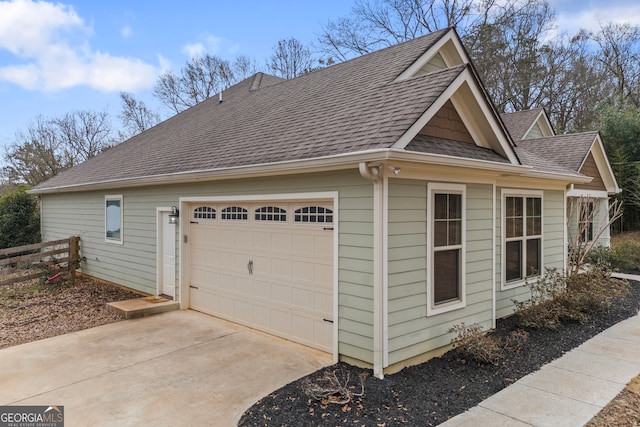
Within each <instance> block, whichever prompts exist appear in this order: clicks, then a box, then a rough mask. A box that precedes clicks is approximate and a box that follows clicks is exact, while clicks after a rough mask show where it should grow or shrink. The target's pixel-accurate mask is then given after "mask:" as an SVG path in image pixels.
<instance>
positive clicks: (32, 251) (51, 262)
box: [0, 237, 80, 286]
mask: <svg viewBox="0 0 640 427" xmlns="http://www.w3.org/2000/svg"><path fill="white" fill-rule="evenodd" d="M79 260H80V237H69V238H68V239H62V240H55V241H52V242H43V243H35V244H33V245H25V246H18V247H15V248H8V249H0V269H3V268H7V267H9V268H11V267H12V266H26V267H30V266H34V267H45V268H42V269H40V270H41V271H38V272H36V273H30V274H26V275H23V276H20V277H13V278H11V279H5V280H0V286H2V285H10V284H12V283H18V282H25V281H27V280H31V279H36V278H38V277H44V276H46V275H48V274H49V273H50V272H51V271H52V269H51V267H53V266H57V267H58V270H59V271H58V274H60V275H61V274H62V273H63V272H64V271H68V273H69V274H70V276H71V278H72V279H75V274H76V268H77V267H78V262H79Z"/></svg>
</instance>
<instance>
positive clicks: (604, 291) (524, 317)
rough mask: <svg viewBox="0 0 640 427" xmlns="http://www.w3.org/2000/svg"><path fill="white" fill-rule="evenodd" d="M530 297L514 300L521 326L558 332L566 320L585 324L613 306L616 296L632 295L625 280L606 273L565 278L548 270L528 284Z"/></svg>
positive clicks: (590, 272) (594, 271) (591, 272)
mask: <svg viewBox="0 0 640 427" xmlns="http://www.w3.org/2000/svg"><path fill="white" fill-rule="evenodd" d="M528 286H529V289H530V290H531V298H530V299H528V300H526V301H515V300H514V301H513V302H514V304H515V306H516V308H515V313H516V315H517V316H518V325H519V326H520V327H523V328H533V329H555V328H557V327H558V326H560V325H561V323H562V322H563V321H578V322H584V321H585V320H587V319H588V318H589V316H596V315H598V314H599V313H601V312H602V311H604V310H606V309H608V308H609V307H611V305H612V304H613V303H614V301H615V298H616V297H620V296H625V295H627V294H628V293H629V289H630V285H629V283H628V282H626V281H622V280H616V279H612V278H611V276H610V275H609V273H608V272H607V271H606V270H603V269H601V268H596V267H593V268H591V269H590V270H588V271H586V272H583V273H579V274H574V275H572V276H570V277H565V276H563V275H562V274H560V273H559V272H558V271H556V270H548V271H547V272H546V274H545V275H544V276H543V277H542V278H540V279H539V280H538V281H536V282H534V283H530V284H528Z"/></svg>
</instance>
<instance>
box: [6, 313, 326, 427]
mask: <svg viewBox="0 0 640 427" xmlns="http://www.w3.org/2000/svg"><path fill="white" fill-rule="evenodd" d="M331 363H332V359H331V356H329V355H328V354H326V353H322V352H320V351H316V350H313V349H310V348H308V347H304V346H301V345H298V344H294V343H292V342H289V341H285V340H281V339H278V338H275V337H272V336H269V335H266V334H262V333H259V332H256V331H253V330H251V329H248V328H245V327H243V326H240V325H237V324H234V323H229V322H226V321H224V320H221V319H217V318H215V317H212V316H207V315H204V314H201V313H198V312H195V311H190V310H187V311H173V312H170V313H164V314H159V315H156V316H151V317H145V318H141V319H135V320H126V321H122V322H117V323H112V324H109V325H105V326H100V327H97V328H92V329H86V330H84V331H79V332H74V333H71V334H67V335H61V336H57V337H53V338H49V339H45V340H41V341H36V342H32V343H28V344H23V345H19V346H15V347H9V348H6V349H3V350H0V366H2V369H1V370H0V385H1V386H0V405H62V406H64V412H65V421H66V423H65V425H68V426H145V425H153V426H182V425H192V426H200V425H202V426H205V425H210V426H234V425H237V423H238V420H239V419H240V417H241V416H242V413H243V412H244V411H245V410H246V409H247V408H248V407H249V406H251V405H252V404H253V403H255V402H256V401H257V400H258V399H260V398H262V397H264V396H266V395H268V394H269V393H271V392H272V391H273V390H276V389H278V388H280V387H282V386H284V385H285V384H288V383H289V382H291V381H294V380H296V379H298V378H300V377H302V376H304V375H307V374H309V373H311V372H314V371H316V370H317V369H320V368H322V367H324V366H328V365H330V364H331Z"/></svg>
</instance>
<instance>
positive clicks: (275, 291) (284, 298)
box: [271, 283, 291, 305]
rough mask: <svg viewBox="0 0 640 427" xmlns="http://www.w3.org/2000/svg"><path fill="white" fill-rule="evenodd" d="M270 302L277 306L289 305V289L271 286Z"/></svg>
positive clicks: (277, 285) (275, 284)
mask: <svg viewBox="0 0 640 427" xmlns="http://www.w3.org/2000/svg"><path fill="white" fill-rule="evenodd" d="M271 301H272V302H274V303H278V304H285V305H290V304H291V287H290V286H285V285H279V284H277V283H273V284H271Z"/></svg>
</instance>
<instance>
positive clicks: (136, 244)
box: [42, 170, 373, 363]
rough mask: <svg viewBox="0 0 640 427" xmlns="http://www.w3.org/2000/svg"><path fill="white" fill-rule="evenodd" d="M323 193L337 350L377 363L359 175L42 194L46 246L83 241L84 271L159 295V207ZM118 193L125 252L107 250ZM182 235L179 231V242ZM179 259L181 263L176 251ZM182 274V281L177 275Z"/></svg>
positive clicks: (369, 214)
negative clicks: (108, 218)
mask: <svg viewBox="0 0 640 427" xmlns="http://www.w3.org/2000/svg"><path fill="white" fill-rule="evenodd" d="M324 191H338V192H339V215H338V218H339V224H338V226H339V231H340V237H339V242H338V243H339V248H338V269H339V271H338V282H339V295H338V304H339V312H338V315H339V322H338V328H339V332H338V341H339V346H338V347H339V348H338V351H339V353H340V354H343V355H346V356H349V357H353V358H356V359H359V360H363V361H365V362H370V363H371V362H372V350H373V341H372V336H373V326H372V325H373V302H372V298H373V249H372V245H373V243H372V242H373V237H372V234H373V224H372V223H373V210H372V209H373V208H372V206H373V185H372V183H371V182H369V181H367V180H365V179H363V178H362V177H361V176H360V175H359V173H358V172H357V171H355V170H351V171H342V172H331V173H318V174H306V175H295V176H294V175H292V176H283V177H272V178H261V179H259V180H248V179H242V180H229V181H224V182H200V183H193V184H182V185H164V186H151V187H144V188H142V187H141V188H125V189H118V188H115V187H114V188H112V189H109V190H106V191H93V192H78V193H65V194H45V195H42V232H43V238H44V239H46V240H54V239H59V238H66V237H69V236H71V235H78V236H80V238H81V243H80V244H81V254H82V256H84V257H86V262H85V263H83V264H82V270H83V272H85V273H87V274H89V275H92V276H95V277H98V278H100V279H104V280H108V281H112V282H115V283H118V284H121V285H123V286H127V287H130V288H133V289H136V290H139V291H142V292H146V293H149V294H155V293H156V263H157V261H156V228H157V220H156V208H157V207H168V206H173V205H178V202H179V198H180V197H197V196H202V197H206V196H230V198H232V197H233V196H238V195H254V194H279V193H302V192H305V193H306V192H324ZM120 194H121V195H122V196H123V215H124V225H123V229H122V236H123V244H122V245H120V244H114V243H107V242H105V238H104V227H105V224H104V221H105V212H104V203H105V202H104V196H105V195H120ZM180 235H181V233H180V232H179V230H178V232H177V233H176V239H179V238H180V237H179V236H180ZM176 245H177V240H176ZM176 248H177V246H176ZM176 255H177V257H178V256H179V253H178V251H176ZM177 257H176V258H177ZM178 262H179V260H178V259H176V263H178ZM177 268H178V266H177V265H176V270H177ZM177 275H178V276H177V278H178V279H179V277H180V276H179V272H178V273H177Z"/></svg>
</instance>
